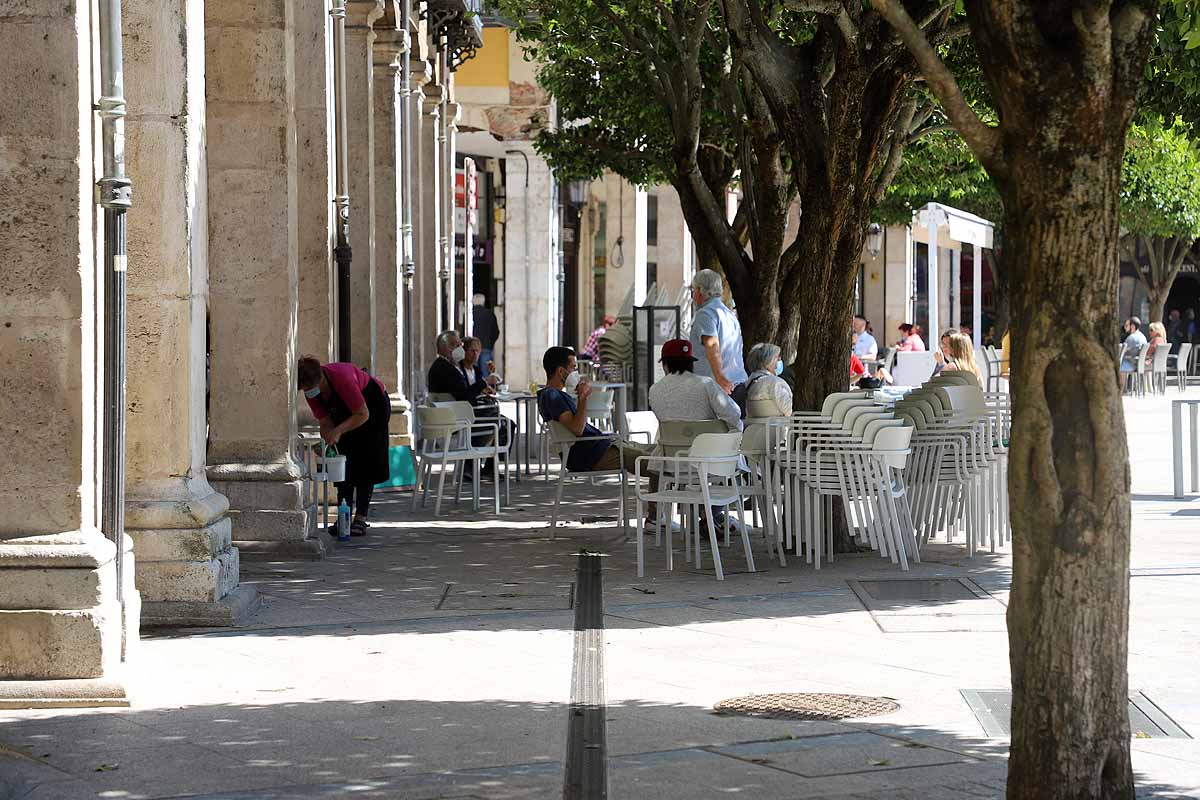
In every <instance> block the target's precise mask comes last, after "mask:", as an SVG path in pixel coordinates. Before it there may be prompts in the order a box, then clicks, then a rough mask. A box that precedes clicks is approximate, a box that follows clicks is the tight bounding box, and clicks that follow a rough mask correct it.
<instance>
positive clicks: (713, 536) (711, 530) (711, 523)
mask: <svg viewBox="0 0 1200 800" xmlns="http://www.w3.org/2000/svg"><path fill="white" fill-rule="evenodd" d="M705 494H706V495H707V492H706V493H705ZM704 515H705V518H706V519H707V520H708V541H709V543H710V544H711V545H712V557H713V566H715V567H716V568H717V580H719V581H723V580H725V570H723V569H722V568H721V547H720V545H718V544H717V523H716V521H715V520H714V519H713V513H712V506H711V505H710V504H709V502H708V498H707V497H705V501H704ZM725 517H726V518H727V519H728V517H729V515H728V514H726V515H725ZM696 567H697V568H699V567H700V542H699V541H697V542H696Z"/></svg>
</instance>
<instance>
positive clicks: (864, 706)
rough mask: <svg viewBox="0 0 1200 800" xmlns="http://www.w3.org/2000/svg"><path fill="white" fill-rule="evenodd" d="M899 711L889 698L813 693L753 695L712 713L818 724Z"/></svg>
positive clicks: (722, 705)
mask: <svg viewBox="0 0 1200 800" xmlns="http://www.w3.org/2000/svg"><path fill="white" fill-rule="evenodd" d="M899 709H900V704H899V703H897V702H896V701H895V700H892V699H891V698H890V697H864V696H862V695H857V694H825V693H816V692H809V693H791V692H789V693H781V694H752V695H749V696H747V697H734V698H732V699H729V700H722V701H721V702H719V703H717V704H716V705H715V706H713V710H714V711H717V712H718V713H722V714H742V715H745V716H750V717H766V718H769V719H818V720H820V719H852V718H855V717H877V716H879V715H880V714H890V713H892V712H893V711H898V710H899Z"/></svg>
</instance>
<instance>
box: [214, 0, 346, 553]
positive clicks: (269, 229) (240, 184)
mask: <svg viewBox="0 0 1200 800" xmlns="http://www.w3.org/2000/svg"><path fill="white" fill-rule="evenodd" d="M204 23H205V41H206V45H207V47H206V56H207V59H206V60H207V64H206V79H207V80H206V84H205V88H206V92H207V98H206V99H207V102H208V117H207V122H208V129H207V135H208V184H209V197H210V203H209V208H208V229H209V240H208V241H209V287H210V288H209V292H210V302H211V305H210V339H209V346H210V351H211V387H210V389H211V393H210V411H209V464H210V466H209V468H208V476H209V480H211V481H212V482H213V485H214V487H215V488H216V489H217V490H218V491H220V492H222V493H224V494H225V496H226V497H228V498H229V502H230V505H231V506H232V509H233V511H232V514H231V517H232V521H233V539H234V541H236V542H238V543H239V545H240V546H241V549H242V553H243V555H244V556H249V555H251V554H256V553H268V554H270V555H272V556H276V557H281V556H282V557H286V556H299V557H304V556H307V557H318V556H319V555H320V554H321V553H322V552H323V545H322V544H321V539H319V538H316V537H315V536H314V532H313V524H312V523H313V514H312V507H311V506H310V505H308V503H307V502H306V499H305V497H304V491H303V483H302V480H301V478H302V466H301V464H300V463H299V462H298V461H297V458H296V449H297V448H296V404H297V398H298V397H299V394H298V392H297V391H296V318H297V308H298V300H299V296H298V293H299V274H298V236H297V219H296V214H297V185H296V161H297V159H296V117H295V110H296V109H295V80H294V79H295V72H294V69H293V67H294V58H293V56H294V44H295V39H294V37H295V20H294V6H293V3H292V2H291V0H284V2H281V3H277V4H274V5H255V6H248V5H246V4H245V3H243V2H240V0H209V1H208V2H206V3H205V6H204ZM242 543H245V544H242Z"/></svg>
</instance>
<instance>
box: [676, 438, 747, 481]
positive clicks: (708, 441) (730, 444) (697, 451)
mask: <svg viewBox="0 0 1200 800" xmlns="http://www.w3.org/2000/svg"><path fill="white" fill-rule="evenodd" d="M741 446H742V434H741V433H702V434H700V435H699V436H697V437H696V438H695V439H694V440H693V441H692V445H691V447H690V448H688V455H689V456H692V457H694V458H723V457H730V456H737V454H738V451H739V450H740V448H741ZM737 466H738V465H737V458H730V459H729V461H728V462H727V463H723V464H709V465H707V467H706V469H707V471H708V474H709V475H712V476H718V477H721V478H730V477H733V475H734V474H735V473H736V472H737Z"/></svg>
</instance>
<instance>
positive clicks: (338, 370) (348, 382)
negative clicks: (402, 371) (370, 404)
mask: <svg viewBox="0 0 1200 800" xmlns="http://www.w3.org/2000/svg"><path fill="white" fill-rule="evenodd" d="M321 370H322V371H323V372H324V373H325V380H326V381H328V382H329V386H330V387H331V388H332V389H333V391H334V393H335V394H337V396H338V397H340V398H342V402H343V403H345V404H346V408H347V409H348V410H350V411H351V412H354V411H358V410H359V409H360V408H362V407H363V406H365V405H366V404H367V401H366V400H364V399H363V396H362V390H363V389H365V388H367V383H368V382H369V381H375V383H376V384H377V385H378V386H379V390H380V391H382V392H383V393H384V394H387V389H385V388H384V386H383V383H382V382H381V381H380V380H379V379H378V378H373V377H371V376H370V375H368V374H367V373H366V371H365V370H361V369H359V368H358V367H356V366H354V365H353V364H349V363H347V362H344V361H337V362H334V363H332V364H326V365H325V366H324V367H322V368H321ZM304 399H305V400H308V407H309V408H311V409H312V413H313V416H314V417H316V418H317V419H325V418H326V417H328V416H329V408H328V407H327V406H326V405H325V399H324V397H321V396H318V397H315V398H312V399H311V400H310V399H309V398H307V397H306V398H304Z"/></svg>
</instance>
